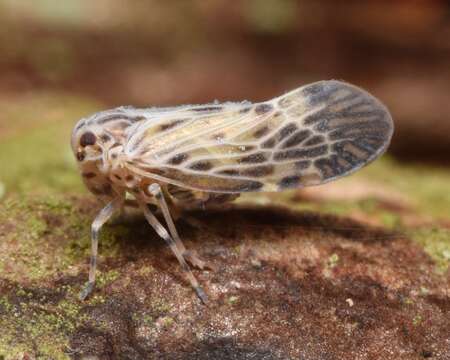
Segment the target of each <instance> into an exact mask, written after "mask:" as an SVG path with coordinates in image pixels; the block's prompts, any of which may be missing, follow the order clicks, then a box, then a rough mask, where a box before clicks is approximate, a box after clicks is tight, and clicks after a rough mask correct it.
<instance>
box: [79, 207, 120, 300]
mask: <svg viewBox="0 0 450 360" xmlns="http://www.w3.org/2000/svg"><path fill="white" fill-rule="evenodd" d="M122 206H123V199H122V198H117V199H114V200H112V201H111V202H110V203H108V205H106V206H105V207H104V208H103V209H102V210H100V212H99V213H98V215H97V217H96V218H95V220H94V222H93V223H92V226H91V261H90V265H89V281H88V282H87V284H86V285H85V287H84V289H83V290H82V291H81V293H80V295H79V298H80V300H85V299H86V298H87V297H88V296H89V294H90V293H91V292H92V290H93V289H94V284H95V270H96V268H97V252H98V236H99V233H100V229H101V228H102V226H103V225H104V224H105V223H106V222H107V221H108V220H109V219H110V218H111V216H112V215H113V214H114V212H115V211H118V210H120V209H121V208H122Z"/></svg>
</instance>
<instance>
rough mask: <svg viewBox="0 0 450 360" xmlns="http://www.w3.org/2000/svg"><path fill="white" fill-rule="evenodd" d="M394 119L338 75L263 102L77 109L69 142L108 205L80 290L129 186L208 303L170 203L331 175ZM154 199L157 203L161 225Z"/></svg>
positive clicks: (378, 142)
mask: <svg viewBox="0 0 450 360" xmlns="http://www.w3.org/2000/svg"><path fill="white" fill-rule="evenodd" d="M393 129H394V127H393V122H392V119H391V116H390V114H389V112H388V110H387V109H386V107H385V106H384V105H383V104H381V103H380V101H378V100H377V99H376V98H374V97H373V96H372V95H370V94H369V93H367V92H366V91H364V90H362V89H360V88H358V87H356V86H353V85H350V84H347V83H344V82H340V81H334V80H331V81H320V82H316V83H312V84H309V85H306V86H303V87H300V88H298V89H295V90H293V91H291V92H289V93H287V94H285V95H282V96H280V97H277V98H274V99H272V100H269V101H265V102H260V103H250V102H248V101H244V102H238V103H233V102H227V103H222V104H219V103H212V104H207V105H184V106H177V107H168V108H147V109H136V108H133V107H119V108H116V109H112V110H106V111H102V112H99V113H96V114H94V115H92V116H90V117H88V118H84V119H81V120H80V121H79V122H78V123H77V125H76V126H75V128H74V130H73V133H72V140H71V145H72V149H73V152H74V154H75V157H76V159H77V161H78V163H79V167H80V170H81V175H82V177H83V180H84V182H85V184H86V186H87V188H88V189H89V190H90V191H91V192H92V193H93V194H94V195H96V196H97V197H99V198H101V199H102V200H104V202H105V203H106V205H105V207H104V208H103V209H102V210H101V211H100V212H99V214H98V215H97V217H96V218H95V220H94V221H93V223H92V228H91V230H92V231H91V237H92V249H91V261H90V269H89V281H88V282H87V284H86V286H85V287H84V289H83V291H82V292H81V294H80V298H81V299H85V298H86V297H87V296H88V295H89V294H90V293H91V292H92V290H93V288H94V283H95V271H96V266H97V248H98V237H99V231H100V229H101V227H102V226H103V224H105V222H107V221H108V219H110V218H111V216H112V215H113V213H115V212H116V211H119V210H120V209H121V208H122V207H123V205H124V202H125V198H126V195H127V194H129V196H132V197H134V199H135V201H136V202H137V204H138V206H139V208H140V209H141V210H142V212H143V214H144V216H145V218H146V219H147V221H148V222H149V223H150V225H151V226H152V227H153V228H154V230H155V231H156V232H157V234H158V235H159V236H160V237H161V238H163V239H164V240H165V242H166V243H167V245H168V246H169V247H170V249H171V250H172V251H173V253H174V255H175V256H176V258H177V259H178V261H179V263H180V264H181V268H182V270H183V271H184V273H185V274H186V276H187V278H188V280H189V281H190V284H191V285H192V287H193V288H194V290H195V292H196V293H197V295H198V297H199V298H200V300H201V301H202V302H204V303H205V302H206V301H207V296H206V294H205V292H204V291H203V290H202V288H201V287H200V286H199V284H198V282H197V280H196V278H195V277H194V275H193V274H192V272H191V270H190V266H189V265H188V262H189V263H190V264H191V265H193V266H197V267H200V268H203V267H204V262H202V261H201V259H199V258H198V257H197V256H196V255H195V253H193V252H190V251H188V250H186V248H185V247H184V245H183V243H182V241H181V240H180V237H179V235H178V232H177V230H176V227H175V224H174V221H173V219H172V217H171V209H172V208H173V207H175V206H177V207H193V206H208V205H210V204H220V203H222V202H226V201H231V200H233V199H235V198H237V197H238V196H239V195H240V194H241V193H246V192H256V191H268V192H271V191H282V190H285V189H295V188H302V187H304V186H311V185H319V184H323V183H327V182H329V181H332V180H335V179H338V178H340V177H343V176H346V175H349V174H351V173H353V172H355V171H356V170H358V169H360V168H361V167H363V166H364V165H367V164H368V163H370V162H371V161H373V160H375V159H376V158H377V157H379V156H380V155H381V154H382V153H383V152H384V151H385V150H386V148H387V147H388V145H389V142H390V139H391V137H392V134H393ZM150 203H153V204H156V205H157V206H158V207H159V209H160V210H161V212H162V215H163V217H164V220H165V223H166V226H164V225H163V224H161V222H160V221H159V220H158V219H157V218H156V217H155V215H154V214H153V213H152V211H151V210H150V208H149V206H148V205H149V204H150Z"/></svg>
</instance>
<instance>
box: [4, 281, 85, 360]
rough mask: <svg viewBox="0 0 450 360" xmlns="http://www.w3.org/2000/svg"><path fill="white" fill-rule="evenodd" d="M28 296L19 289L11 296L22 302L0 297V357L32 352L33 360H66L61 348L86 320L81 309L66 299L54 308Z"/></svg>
mask: <svg viewBox="0 0 450 360" xmlns="http://www.w3.org/2000/svg"><path fill="white" fill-rule="evenodd" d="M30 294H31V293H29V294H28V293H26V292H25V291H24V290H23V289H20V288H19V290H18V291H17V292H16V294H15V296H19V297H25V299H23V300H22V301H20V302H19V303H14V304H13V303H11V301H10V300H9V299H8V298H7V297H5V296H3V297H1V298H0V313H1V314H2V316H1V317H0V327H1V329H2V336H1V337H0V355H5V356H7V357H8V358H9V357H11V358H14V357H15V356H18V355H20V354H21V353H23V352H30V351H33V352H34V353H35V354H36V358H37V359H68V356H67V355H66V354H65V353H64V349H66V348H67V347H68V345H69V337H70V334H71V333H73V331H74V330H75V329H76V327H77V326H80V325H81V324H82V323H83V322H84V321H86V318H85V316H83V315H82V314H81V306H80V305H79V304H78V303H77V302H75V301H76V300H70V299H71V297H70V296H67V297H65V298H64V300H61V301H60V302H58V303H57V304H56V305H54V304H51V303H46V302H41V301H38V300H37V299H34V298H33V295H32V294H31V297H30V296H28V295H30ZM68 294H69V291H68Z"/></svg>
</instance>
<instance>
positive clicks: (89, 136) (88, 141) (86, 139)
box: [80, 131, 97, 147]
mask: <svg viewBox="0 0 450 360" xmlns="http://www.w3.org/2000/svg"><path fill="white" fill-rule="evenodd" d="M96 141H97V137H96V136H95V134H94V133H93V132H90V131H88V132H85V133H84V134H83V135H81V137H80V146H81V147H86V146H88V145H94V144H95V142H96Z"/></svg>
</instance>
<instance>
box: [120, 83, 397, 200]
mask: <svg viewBox="0 0 450 360" xmlns="http://www.w3.org/2000/svg"><path fill="white" fill-rule="evenodd" d="M392 133H393V122H392V119H391V116H390V114H389V112H388V110H387V109H386V108H385V107H384V105H382V104H381V103H380V102H379V101H378V100H377V99H376V98H374V97H373V96H371V95H370V94H368V93H367V92H365V91H364V90H362V89H360V88H358V87H355V86H353V85H350V84H346V83H343V82H339V81H320V82H317V83H313V84H309V85H306V86H303V87H301V88H298V89H296V90H293V91H291V92H289V93H287V94H285V95H283V96H280V97H278V98H275V99H272V100H269V101H266V102H262V103H257V104H251V103H248V102H244V103H225V104H211V105H204V106H184V107H180V108H175V109H174V110H173V111H170V110H164V111H161V112H157V111H156V110H155V111H153V112H151V113H149V119H148V120H145V121H143V122H141V123H139V124H138V125H137V126H136V127H134V128H133V130H132V132H131V133H130V134H129V137H128V141H127V145H126V147H125V153H126V155H127V158H128V159H129V160H128V163H127V166H128V167H129V169H130V170H131V171H133V172H136V173H138V174H140V175H143V176H147V177H149V178H153V179H155V180H157V181H161V182H166V183H170V184H174V185H178V186H181V187H185V188H189V189H195V190H200V191H208V192H220V193H239V192H249V191H279V190H283V189H287V188H298V187H303V186H309V185H318V184H322V183H326V182H329V181H331V180H334V179H337V178H339V177H342V176H345V175H348V174H351V173H353V172H354V171H356V170H358V169H359V168H361V167H362V166H364V165H366V164H368V163H370V162H371V161H373V160H374V159H376V158H377V157H378V156H380V155H381V154H382V153H383V152H384V151H385V150H386V148H387V146H388V145H389V142H390V139H391V136H392Z"/></svg>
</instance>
